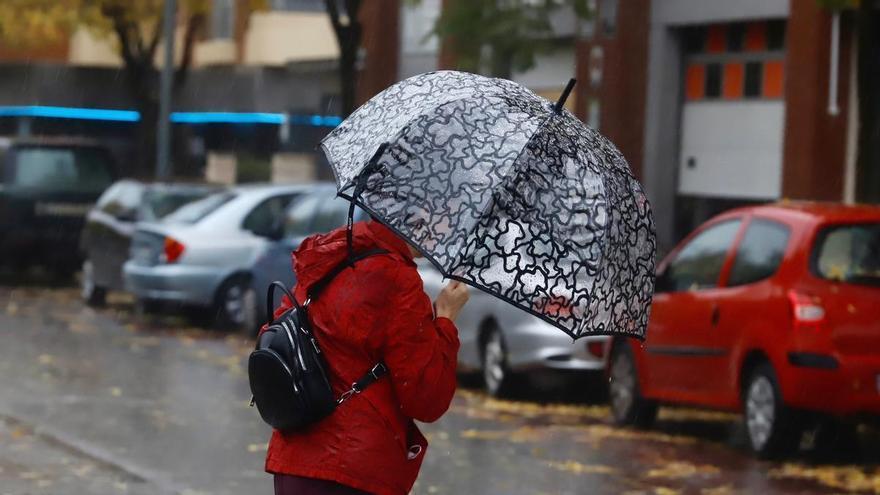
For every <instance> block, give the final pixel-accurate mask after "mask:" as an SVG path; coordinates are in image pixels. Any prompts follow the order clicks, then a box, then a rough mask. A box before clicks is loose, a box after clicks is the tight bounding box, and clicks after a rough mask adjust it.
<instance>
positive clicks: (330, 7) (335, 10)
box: [324, 0, 342, 43]
mask: <svg viewBox="0 0 880 495" xmlns="http://www.w3.org/2000/svg"><path fill="white" fill-rule="evenodd" d="M324 6H325V7H326V8H327V15H328V16H330V24H331V25H332V26H333V31H334V32H335V33H336V38H337V40H339V41H340V43H341V42H342V23H340V22H339V7H337V5H336V0H324Z"/></svg>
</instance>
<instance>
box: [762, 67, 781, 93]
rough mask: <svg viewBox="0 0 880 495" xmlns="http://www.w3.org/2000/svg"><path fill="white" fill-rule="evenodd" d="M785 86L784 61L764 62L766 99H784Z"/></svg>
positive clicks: (764, 91)
mask: <svg viewBox="0 0 880 495" xmlns="http://www.w3.org/2000/svg"><path fill="white" fill-rule="evenodd" d="M784 86H785V66H784V65H783V62H782V60H773V61H770V62H764V85H763V91H762V93H763V95H764V98H782V90H783V88H784Z"/></svg>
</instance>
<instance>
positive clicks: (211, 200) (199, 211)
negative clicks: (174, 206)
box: [162, 192, 235, 224]
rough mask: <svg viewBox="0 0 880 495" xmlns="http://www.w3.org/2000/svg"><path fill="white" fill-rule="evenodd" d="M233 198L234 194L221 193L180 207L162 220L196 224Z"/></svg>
mask: <svg viewBox="0 0 880 495" xmlns="http://www.w3.org/2000/svg"><path fill="white" fill-rule="evenodd" d="M233 198H235V193H231V192H222V193H216V194H212V195H210V196H208V197H206V198H202V199H200V200H198V201H195V202H192V203H189V204H186V205H183V206H181V207H180V208H179V209H178V210H177V211H175V212H174V213H172V214H170V215H168V216H166V217H165V218H163V219H162V221H163V222H165V223H189V224H193V223H197V222H199V221H201V220H202V219H203V218H205V217H206V216H208V215H209V214H210V213H212V212H214V211H215V210H216V209H217V208H219V207H220V206H222V205H223V204H225V203H228V202H229V201H231V200H232V199H233Z"/></svg>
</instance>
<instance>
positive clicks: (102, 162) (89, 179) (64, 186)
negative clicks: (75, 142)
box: [12, 146, 113, 193]
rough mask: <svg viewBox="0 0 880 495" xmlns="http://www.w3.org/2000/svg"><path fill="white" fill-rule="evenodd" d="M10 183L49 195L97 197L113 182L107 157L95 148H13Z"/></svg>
mask: <svg viewBox="0 0 880 495" xmlns="http://www.w3.org/2000/svg"><path fill="white" fill-rule="evenodd" d="M14 162H15V165H14V169H13V177H14V178H13V181H12V183H13V184H15V185H17V186H21V187H28V188H36V189H43V190H50V191H73V192H85V193H100V192H102V191H103V190H104V189H106V188H107V187H109V186H110V184H111V183H112V182H113V172H112V164H111V162H110V157H109V155H108V154H107V153H106V152H105V151H103V150H101V149H98V148H86V147H82V148H79V147H75V148H63V147H53V146H50V147H39V146H26V147H20V148H16V150H15V161H14Z"/></svg>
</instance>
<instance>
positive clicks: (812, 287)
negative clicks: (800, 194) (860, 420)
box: [609, 203, 880, 456]
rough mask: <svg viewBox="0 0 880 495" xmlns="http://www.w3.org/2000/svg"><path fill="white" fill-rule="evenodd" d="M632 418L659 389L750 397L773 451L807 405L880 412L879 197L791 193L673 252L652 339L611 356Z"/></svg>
mask: <svg viewBox="0 0 880 495" xmlns="http://www.w3.org/2000/svg"><path fill="white" fill-rule="evenodd" d="M609 372H610V375H611V386H610V395H611V405H612V412H613V414H614V418H615V420H616V422H617V423H619V424H630V425H641V426H647V425H649V424H650V423H651V422H652V421H653V420H654V418H655V417H656V414H657V405H658V403H660V402H664V403H676V404H689V405H698V406H703V407H710V408H717V409H723V410H731V411H735V410H741V411H743V413H744V416H745V422H746V429H747V431H748V436H749V440H750V442H751V446H752V448H753V449H754V451H755V452H756V453H758V454H759V455H762V456H766V455H770V454H774V453H782V452H784V451H786V450H788V449H791V448H794V447H796V442H797V441H798V440H799V439H800V434H801V433H802V426H800V425H801V424H802V423H801V422H799V421H798V419H799V418H802V417H804V416H805V414H803V412H804V411H809V412H814V413H821V414H822V415H823V416H824V415H831V416H835V417H851V416H856V415H868V416H869V417H875V418H876V417H880V207H871V206H843V205H836V204H820V203H781V204H774V205H767V206H757V207H748V208H741V209H736V210H732V211H729V212H726V213H724V214H722V215H719V216H717V217H715V218H713V219H711V220H709V221H708V222H706V223H705V224H703V225H702V226H701V227H700V228H699V229H697V230H696V231H695V232H693V233H692V234H691V235H690V236H689V237H688V238H687V239H685V240H684V241H683V242H682V243H681V244H680V245H679V246H678V247H677V248H676V249H675V250H673V251H672V252H671V253H670V254H669V256H667V257H666V259H665V260H664V261H663V262H662V263H661V264H660V266H659V267H658V271H657V287H656V293H655V296H654V302H653V306H652V308H651V318H650V323H649V326H648V334H647V340H646V342H644V343H640V342H636V341H630V340H625V339H621V340H617V341H616V342H615V345H614V346H613V348H612V357H611V361H610V365H609Z"/></svg>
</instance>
